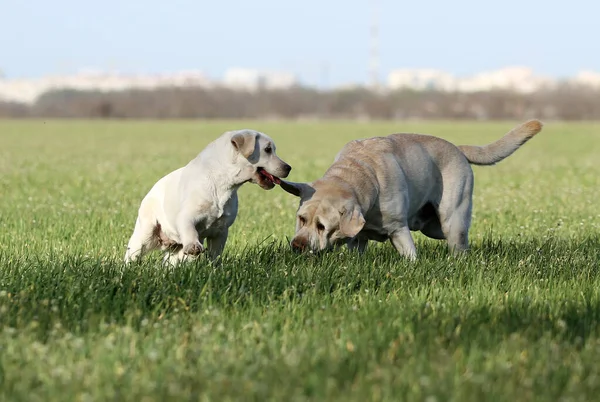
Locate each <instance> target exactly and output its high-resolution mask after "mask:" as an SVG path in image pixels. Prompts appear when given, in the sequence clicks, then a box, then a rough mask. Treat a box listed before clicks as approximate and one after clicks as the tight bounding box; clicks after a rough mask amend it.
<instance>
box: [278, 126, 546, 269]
mask: <svg viewBox="0 0 600 402" xmlns="http://www.w3.org/2000/svg"><path fill="white" fill-rule="evenodd" d="M541 129H542V124H541V123H540V122H539V121H537V120H531V121H528V122H526V123H524V124H522V125H520V126H518V127H516V128H514V129H513V130H511V131H509V132H508V133H507V134H506V135H505V136H504V137H502V138H501V139H500V140H498V141H496V142H494V143H492V144H489V145H487V146H483V147H478V146H471V145H462V146H458V147H457V146H455V145H453V144H452V143H450V142H448V141H446V140H444V139H441V138H437V137H434V136H430V135H421V134H392V135H389V136H387V137H374V138H368V139H364V140H355V141H351V142H349V143H348V144H346V145H345V146H344V147H343V148H342V150H341V151H340V152H339V153H338V155H337V156H336V158H335V161H334V163H333V164H332V165H331V167H330V168H329V169H328V170H327V171H326V172H325V174H324V175H323V177H322V178H320V179H318V180H316V181H314V182H313V183H293V182H287V181H283V180H282V183H281V187H282V188H283V189H284V190H285V191H287V192H289V193H291V194H293V195H296V196H298V197H300V205H299V207H298V211H297V223H296V234H295V236H294V238H293V239H292V241H291V246H292V248H293V249H295V250H298V251H300V250H307V249H308V250H311V251H322V250H327V249H331V248H333V247H334V246H336V245H340V244H344V243H345V244H347V245H348V247H349V248H350V249H355V248H357V249H358V250H359V251H361V252H362V251H364V250H365V248H366V246H367V243H368V241H369V240H375V241H385V240H387V239H389V240H390V241H391V242H392V244H393V245H394V247H395V248H396V249H397V250H398V252H399V253H400V254H402V255H404V256H406V257H409V258H411V259H414V258H416V249H415V246H414V242H413V240H412V236H411V234H410V231H421V232H422V233H424V234H425V235H426V236H429V237H431V238H435V239H446V240H447V241H448V246H449V248H450V249H451V250H452V251H454V252H460V251H465V250H467V249H468V231H469V227H470V224H471V210H472V194H473V171H472V169H471V167H470V166H469V164H470V163H472V164H479V165H492V164H495V163H497V162H499V161H501V160H502V159H504V158H506V157H508V156H509V155H511V154H512V153H513V152H515V151H516V150H517V149H518V148H519V147H520V146H521V145H523V144H524V143H525V142H526V141H528V140H529V139H530V138H531V137H533V136H534V135H535V134H537V133H538V132H539V131H540V130H541Z"/></svg>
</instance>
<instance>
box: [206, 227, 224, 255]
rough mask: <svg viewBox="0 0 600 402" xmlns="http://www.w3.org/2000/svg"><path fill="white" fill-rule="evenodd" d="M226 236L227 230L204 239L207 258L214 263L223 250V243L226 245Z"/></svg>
mask: <svg viewBox="0 0 600 402" xmlns="http://www.w3.org/2000/svg"><path fill="white" fill-rule="evenodd" d="M228 235H229V230H227V229H226V230H225V231H223V232H221V233H219V234H218V235H217V236H214V237H207V238H206V246H207V252H208V256H209V258H210V259H211V260H212V261H213V262H214V261H216V260H217V259H218V258H219V257H220V256H221V254H222V253H223V250H224V249H225V243H227V237H228Z"/></svg>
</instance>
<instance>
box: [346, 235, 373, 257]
mask: <svg viewBox="0 0 600 402" xmlns="http://www.w3.org/2000/svg"><path fill="white" fill-rule="evenodd" d="M368 244H369V240H368V239H363V238H360V237H354V238H352V239H350V240H348V242H347V243H346V245H347V246H348V250H350V251H358V253H359V254H363V253H364V252H365V251H366V250H367V245H368Z"/></svg>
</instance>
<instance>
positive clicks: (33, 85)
mask: <svg viewBox="0 0 600 402" xmlns="http://www.w3.org/2000/svg"><path fill="white" fill-rule="evenodd" d="M212 85H213V83H212V82H211V80H209V79H208V78H207V77H206V76H205V75H204V74H203V73H202V72H199V71H183V72H179V73H175V74H152V75H143V74H142V75H127V74H118V73H104V72H101V71H94V70H84V71H82V72H80V73H78V74H75V75H71V76H47V77H42V78H34V79H16V80H0V100H8V101H15V102H22V103H34V102H35V101H36V100H37V98H38V97H40V96H41V95H42V94H44V93H46V92H48V91H52V90H81V91H100V92H111V91H124V90H131V89H147V90H151V89H158V88H183V87H203V88H207V87H211V86H212Z"/></svg>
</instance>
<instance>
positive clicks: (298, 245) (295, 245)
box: [290, 237, 307, 253]
mask: <svg viewBox="0 0 600 402" xmlns="http://www.w3.org/2000/svg"><path fill="white" fill-rule="evenodd" d="M306 243H307V242H306V239H304V238H301V237H297V238H295V239H293V240H292V242H291V243H290V246H292V250H294V251H295V252H297V253H301V252H303V251H304V249H305V248H306V245H307V244H306Z"/></svg>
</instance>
